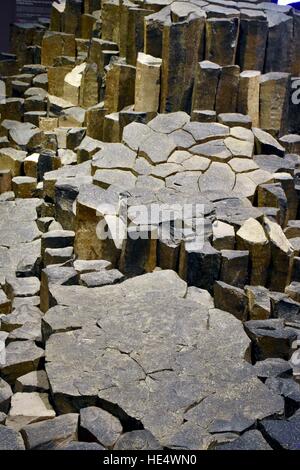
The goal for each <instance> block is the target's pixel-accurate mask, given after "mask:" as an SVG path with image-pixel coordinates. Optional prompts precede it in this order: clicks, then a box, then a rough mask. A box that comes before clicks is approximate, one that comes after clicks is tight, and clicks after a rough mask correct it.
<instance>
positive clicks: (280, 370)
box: [253, 357, 292, 379]
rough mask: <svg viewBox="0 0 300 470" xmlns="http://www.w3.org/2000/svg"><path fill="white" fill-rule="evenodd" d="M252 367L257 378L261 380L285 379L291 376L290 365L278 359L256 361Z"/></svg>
mask: <svg viewBox="0 0 300 470" xmlns="http://www.w3.org/2000/svg"><path fill="white" fill-rule="evenodd" d="M253 367H254V370H255V373H256V374H257V377H259V378H261V379H268V378H270V377H285V376H290V375H291V374H292V367H291V365H290V363H289V362H288V361H285V360H284V359H280V358H279V357H271V358H268V359H265V360H264V361H258V362H257V363H256V364H255V365H254V366H253Z"/></svg>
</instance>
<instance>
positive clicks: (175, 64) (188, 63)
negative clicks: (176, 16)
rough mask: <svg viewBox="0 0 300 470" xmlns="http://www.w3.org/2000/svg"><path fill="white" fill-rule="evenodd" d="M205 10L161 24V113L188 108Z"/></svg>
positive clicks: (199, 58)
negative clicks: (180, 19)
mask: <svg viewBox="0 0 300 470" xmlns="http://www.w3.org/2000/svg"><path fill="white" fill-rule="evenodd" d="M204 24H205V13H203V12H199V14H198V13H197V14H194V13H192V14H190V15H188V17H187V18H186V19H184V20H182V21H179V22H172V23H171V24H170V25H169V24H168V25H165V26H164V31H163V50H162V59H163V62H162V82H161V102H160V111H161V112H171V111H172V112H174V111H180V110H181V111H187V112H189V111H190V110H191V104H192V103H191V102H192V91H193V80H194V75H195V68H196V64H197V63H198V62H199V60H201V47H202V44H203V34H204Z"/></svg>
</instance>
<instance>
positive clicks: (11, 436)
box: [0, 424, 25, 450]
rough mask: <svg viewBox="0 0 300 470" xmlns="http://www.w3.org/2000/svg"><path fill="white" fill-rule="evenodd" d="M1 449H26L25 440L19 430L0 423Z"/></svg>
mask: <svg viewBox="0 0 300 470" xmlns="http://www.w3.org/2000/svg"><path fill="white" fill-rule="evenodd" d="M0 450H25V445H24V441H23V439H22V436H21V434H20V433H19V432H17V431H15V430H14V429H11V428H8V427H7V426H2V424H1V425H0Z"/></svg>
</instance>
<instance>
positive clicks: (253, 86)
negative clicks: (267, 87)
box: [237, 70, 261, 127]
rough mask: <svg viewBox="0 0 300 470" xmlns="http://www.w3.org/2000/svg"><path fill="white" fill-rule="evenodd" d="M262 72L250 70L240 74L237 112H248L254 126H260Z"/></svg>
mask: <svg viewBox="0 0 300 470" xmlns="http://www.w3.org/2000/svg"><path fill="white" fill-rule="evenodd" d="M260 77H261V74H260V72H258V71H254V70H249V71H245V72H242V73H241V74H240V81H239V94H238V105H237V112H238V113H242V114H248V115H249V116H250V117H251V119H252V125H253V127H259V88H260Z"/></svg>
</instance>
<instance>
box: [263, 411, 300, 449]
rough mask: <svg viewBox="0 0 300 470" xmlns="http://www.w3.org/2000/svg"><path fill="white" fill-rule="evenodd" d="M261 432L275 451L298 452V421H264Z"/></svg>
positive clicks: (299, 425)
mask: <svg viewBox="0 0 300 470" xmlns="http://www.w3.org/2000/svg"><path fill="white" fill-rule="evenodd" d="M261 426H262V431H263V433H264V435H265V436H266V437H267V438H268V440H269V442H271V443H272V446H273V447H274V448H275V449H286V450H299V445H300V444H299V434H300V419H299V417H297V418H294V419H293V418H290V419H289V420H287V421H285V420H278V421H277V420H271V419H270V420H264V421H262V423H261Z"/></svg>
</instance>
